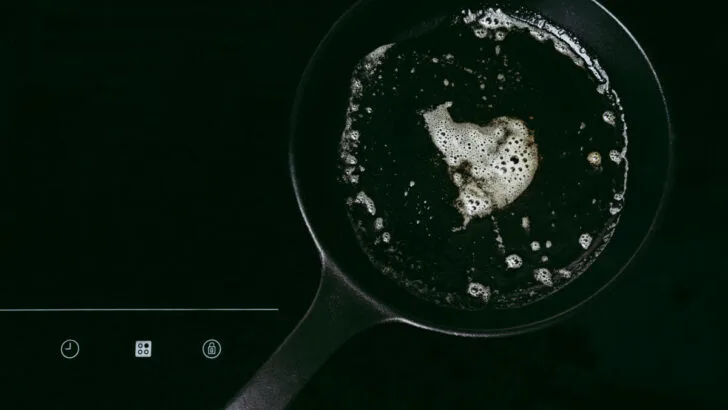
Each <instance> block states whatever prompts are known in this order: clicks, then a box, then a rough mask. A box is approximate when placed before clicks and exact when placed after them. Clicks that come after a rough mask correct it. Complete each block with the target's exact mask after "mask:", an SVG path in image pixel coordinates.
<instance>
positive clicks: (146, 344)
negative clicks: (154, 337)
mask: <svg viewBox="0 0 728 410" xmlns="http://www.w3.org/2000/svg"><path fill="white" fill-rule="evenodd" d="M134 357H152V341H151V340H137V341H136V342H134Z"/></svg>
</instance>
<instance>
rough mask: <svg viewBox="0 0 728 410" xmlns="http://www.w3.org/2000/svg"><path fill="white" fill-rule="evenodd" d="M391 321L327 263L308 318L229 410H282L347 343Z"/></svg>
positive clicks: (388, 315)
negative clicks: (363, 332) (371, 328)
mask: <svg viewBox="0 0 728 410" xmlns="http://www.w3.org/2000/svg"><path fill="white" fill-rule="evenodd" d="M391 317H392V316H391V314H390V313H388V312H387V311H386V310H383V309H380V308H378V307H377V306H376V304H374V303H372V302H371V301H369V300H367V299H366V297H365V296H363V295H361V294H360V293H358V292H357V291H356V290H354V289H353V288H352V286H351V285H349V284H348V283H347V280H346V279H345V278H344V276H343V275H342V274H341V273H340V272H339V271H337V270H336V268H335V267H330V266H328V264H326V263H324V267H323V269H322V275H321V282H320V283H319V288H318V291H317V292H316V296H315V297H314V301H313V303H312V304H311V307H310V308H309V309H308V312H306V315H304V317H303V319H301V321H300V322H299V323H298V325H297V326H296V328H295V329H294V330H293V332H292V333H291V334H290V335H289V336H288V337H287V338H286V339H285V340H284V341H283V343H282V344H281V345H280V347H278V349H277V350H276V351H275V353H273V355H272V356H271V357H270V358H269V359H268V361H267V362H265V364H263V366H262V367H261V368H260V369H259V370H258V371H257V372H256V373H255V375H253V377H252V379H251V380H250V381H248V383H247V384H246V385H245V386H244V387H243V388H242V389H241V390H240V391H239V392H238V393H237V394H236V396H235V398H234V399H233V400H232V401H231V402H230V403H228V404H227V407H226V410H284V409H285V408H286V407H287V406H288V404H289V403H290V402H291V401H292V400H293V399H294V398H295V397H296V395H297V394H298V392H299V391H300V390H301V388H302V387H303V386H304V385H305V384H306V382H308V380H309V379H311V377H312V376H313V374H314V373H315V372H316V371H317V370H318V369H319V368H320V367H321V366H322V365H323V364H324V362H325V361H326V360H327V359H328V358H329V357H330V356H331V355H332V354H333V353H334V352H335V351H336V349H338V348H339V347H340V346H341V345H342V344H343V343H344V342H345V341H347V340H348V339H349V338H350V337H352V336H354V335H355V334H357V333H359V332H360V331H362V330H364V329H367V328H369V327H371V326H373V325H376V324H378V323H383V322H385V321H387V320H389V319H391Z"/></svg>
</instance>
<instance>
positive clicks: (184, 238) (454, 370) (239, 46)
mask: <svg viewBox="0 0 728 410" xmlns="http://www.w3.org/2000/svg"><path fill="white" fill-rule="evenodd" d="M350 3H351V2H349V1H330V0H329V1H309V2H293V1H287V2H266V3H248V2H238V3H222V2H211V3H205V4H204V5H203V4H202V3H200V4H199V5H195V6H190V5H180V4H176V5H174V6H172V7H167V6H165V7H162V6H161V5H152V4H147V5H145V6H143V7H136V6H133V5H131V4H125V3H121V2H119V4H111V3H110V2H107V3H101V2H97V3H95V5H93V6H92V7H89V6H84V7H81V6H73V5H71V4H70V3H68V2H49V3H48V4H42V3H39V2H21V4H19V5H17V6H14V7H12V8H10V9H9V10H7V11H6V12H5V13H3V14H2V16H1V17H0V18H1V20H0V24H2V28H3V42H2V43H0V45H1V46H2V49H1V50H0V52H2V54H3V55H4V57H3V58H2V59H1V60H0V66H2V67H1V68H0V73H2V75H3V77H4V78H5V81H3V82H2V87H3V89H2V91H3V99H2V100H1V101H2V104H3V107H2V110H0V114H1V115H2V117H0V119H1V120H2V122H1V124H2V126H3V127H4V128H5V130H3V131H2V134H0V141H2V150H0V159H2V163H3V165H0V172H3V174H0V175H2V177H3V179H2V180H1V181H2V183H3V184H4V185H2V188H3V190H4V191H3V193H2V194H1V195H2V197H1V198H0V201H2V203H3V207H2V208H1V209H2V213H0V223H2V224H3V225H2V226H3V233H2V235H1V236H0V243H1V244H2V249H3V251H2V252H3V253H2V255H3V257H4V259H3V260H2V264H3V265H2V268H3V271H2V277H1V278H2V282H1V283H2V284H0V296H2V298H1V300H0V304H1V305H2V307H10V306H18V305H19V304H22V303H21V302H23V301H25V302H24V303H25V304H26V305H27V307H35V306H37V303H38V302H45V303H47V304H48V305H49V306H55V307H62V306H63V307H73V306H81V305H89V304H90V305H91V306H105V307H108V306H109V305H116V306H123V307H140V306H139V305H140V304H141V305H143V306H144V307H155V306H160V307H161V306H169V305H170V304H172V305H180V306H182V305H184V307H194V306H191V305H199V306H204V307H213V306H219V307H247V306H250V305H251V304H256V305H263V304H266V305H270V306H271V307H278V308H280V311H279V312H277V313H224V314H222V313H219V314H213V313H195V314H189V313H188V314H185V313H175V314H171V313H154V314H132V313H95V314H90V313H87V314H82V313H67V314H66V313H64V314H61V313H22V314H21V313H18V314H10V313H0V332H1V333H0V334H1V335H2V338H0V349H1V350H2V352H3V354H2V355H1V356H0V392H2V393H3V397H4V399H2V400H6V401H8V404H0V407H2V408H7V409H37V408H59V409H78V408H87V407H88V408H94V409H107V408H108V409H157V408H174V409H187V408H189V409H214V408H219V407H220V406H221V405H222V404H223V403H224V402H225V401H226V400H227V398H228V397H229V396H230V395H231V394H232V393H233V392H234V391H235V390H236V389H237V388H238V387H240V386H242V384H243V383H244V382H245V380H246V379H247V378H248V377H249V376H250V375H251V374H252V372H253V371H254V370H255V369H256V368H257V366H259V365H260V364H261V363H262V362H263V361H264V360H265V359H266V358H267V356H268V355H269V354H270V353H271V352H272V351H273V350H274V349H275V347H276V346H277V344H278V343H279V342H280V341H281V340H282V339H283V338H284V337H285V335H286V333H287V332H289V331H290V330H291V329H292V328H293V326H294V325H295V323H296V321H297V320H298V319H299V318H300V317H301V316H302V315H303V313H304V312H305V309H306V307H307V304H308V303H309V302H310V300H311V298H312V297H313V293H314V291H315V287H316V282H317V277H318V269H319V268H318V260H317V257H316V254H315V250H314V247H313V244H311V242H310V240H309V237H308V235H307V232H306V230H305V227H304V225H303V222H302V220H301V218H300V217H299V216H298V213H297V209H296V206H295V201H294V198H293V194H292V192H291V189H290V188H289V182H288V177H287V173H286V165H285V160H286V158H285V146H286V131H287V119H288V115H289V111H290V106H291V103H292V100H293V95H294V92H295V87H296V84H297V81H298V79H299V76H300V74H301V72H302V70H303V68H304V67H305V64H306V62H307V60H308V58H309V56H310V55H311V53H312V52H313V49H314V48H315V46H316V44H317V43H318V41H319V40H320V39H321V38H322V36H323V35H324V34H325V33H326V31H327V30H328V28H329V27H330V25H331V24H332V23H333V22H334V20H335V19H336V18H337V17H338V16H339V15H340V14H341V13H342V12H343V11H344V10H345V9H346V8H347V7H348V6H349V5H350ZM605 4H606V5H607V6H608V7H609V8H610V10H612V11H613V12H614V13H615V14H616V15H617V16H618V17H619V18H620V19H621V20H622V21H623V22H624V23H625V25H627V26H628V27H629V28H630V30H631V31H632V33H633V34H634V35H635V37H636V38H637V39H638V40H639V41H640V43H641V44H642V46H643V47H644V48H645V50H646V52H647V54H648V55H649V56H650V57H651V58H652V61H653V63H654V65H655V68H656V70H657V72H658V74H659V75H660V78H661V79H662V81H663V85H664V87H665V90H666V93H667V96H668V99H669V104H670V108H671V111H672V114H673V116H674V123H675V128H676V132H677V136H678V138H679V143H678V147H677V155H678V166H677V174H676V181H675V182H676V183H675V189H674V192H673V195H672V197H671V200H670V203H669V205H668V208H667V210H666V214H665V217H664V221H663V225H662V227H661V229H660V230H659V231H658V232H657V233H656V235H655V237H654V239H653V241H652V242H651V243H650V246H649V247H648V248H647V249H646V250H645V252H644V253H643V254H642V255H641V257H640V258H639V259H638V260H637V262H636V263H635V264H634V265H633V266H632V268H631V269H630V270H629V274H627V275H625V276H624V277H623V279H621V280H620V282H619V283H618V284H617V285H616V286H615V287H614V288H613V289H611V290H610V291H609V292H607V293H606V294H605V295H603V296H601V297H600V298H599V299H598V300H597V302H596V303H593V304H591V305H590V306H589V307H588V308H587V309H586V310H585V311H583V312H582V313H581V314H580V315H578V316H577V317H575V318H573V319H572V320H570V321H568V322H566V323H564V324H561V325H558V326H556V327H553V328H551V329H548V330H544V331H541V332H538V333H535V334H531V335H526V336H519V337H517V338H510V339H499V340H468V339H458V338H453V337H446V336H441V335H436V334H430V333H426V332H423V331H420V330H416V329H412V328H407V327H404V326H396V325H392V326H382V327H380V328H377V329H374V330H371V331H369V332H367V333H365V334H362V335H360V336H358V337H357V338H355V339H353V340H351V341H350V342H349V343H347V344H346V345H345V346H344V347H343V348H342V349H341V350H340V351H339V352H338V353H337V354H336V355H335V356H334V357H333V358H332V359H331V360H330V361H329V362H328V363H327V364H326V366H325V367H324V368H323V369H322V370H321V371H320V372H319V373H317V374H316V376H315V378H314V380H313V381H312V382H311V383H310V384H309V385H308V386H307V387H306V388H305V390H304V391H303V392H302V394H301V396H300V397H299V398H298V399H297V400H296V402H295V403H294V404H293V406H292V408H293V409H294V410H303V409H349V408H351V409H364V408H378V409H403V408H416V409H440V408H473V409H480V408H495V409H524V410H526V409H528V410H536V409H583V408H591V409H601V408H605V409H606V408H614V407H622V408H637V407H645V406H647V407H658V406H664V405H674V406H677V407H678V408H679V407H688V408H691V409H699V408H725V407H726V405H725V404H724V403H723V398H722V388H723V385H722V382H723V380H725V372H726V370H725V369H726V366H727V365H728V354H726V353H725V346H726V345H728V332H726V329H728V326H727V325H728V319H726V318H725V317H724V312H728V302H726V298H725V296H724V293H725V289H726V288H728V267H727V266H726V262H725V260H724V257H723V252H724V248H725V245H726V244H727V243H728V241H726V240H725V237H724V235H725V229H724V228H725V223H724V216H723V214H722V210H723V209H724V206H723V205H724V202H723V201H722V198H723V197H724V195H723V193H722V190H723V187H724V186H725V183H724V177H725V175H726V172H725V170H724V168H723V167H724V153H725V152H726V143H725V137H724V134H725V126H724V124H723V123H722V122H723V121H724V117H725V114H724V113H725V109H726V104H725V103H724V100H723V96H724V95H725V92H726V91H728V89H727V88H726V79H725V77H724V76H723V75H720V74H721V73H722V72H723V71H726V70H725V69H724V67H722V66H721V59H722V56H721V55H720V53H721V52H722V50H723V46H722V45H723V39H722V38H720V37H719V34H720V33H719V29H718V27H719V24H720V21H719V15H718V13H717V12H715V11H712V10H711V5H710V4H709V3H708V2H707V1H694V2H691V3H690V4H689V5H687V6H686V5H681V6H680V7H670V6H667V5H665V4H662V3H661V2H657V1H652V0H651V1H642V2H617V1H608V2H605ZM375 29H376V27H375V26H373V27H372V30H375ZM362 35H366V33H362ZM71 40H72V41H71ZM54 41H56V42H58V43H59V44H60V43H63V44H66V45H67V46H63V47H60V46H57V47H55V48H54V47H51V46H52V45H53V44H54V43H53V42H54ZM49 44H50V46H49ZM68 44H71V45H70V46H69V45H68ZM54 50H55V51H54ZM54 53H56V54H54ZM58 53H61V54H58ZM63 53H69V54H68V55H67V56H66V55H64V54H63ZM74 53H75V54H74ZM72 54H73V55H72ZM64 64H65V65H64ZM119 67H121V68H119ZM64 70H65V71H64ZM64 73H65V74H64ZM109 73H112V74H109ZM6 96H7V98H6ZM49 135H55V136H57V137H56V138H53V137H51V136H49ZM95 135H103V138H101V137H99V138H93V136H95ZM5 136H9V138H7V137H5ZM69 136H78V138H70V137H69ZM28 138H31V140H32V138H36V139H37V140H38V141H45V142H44V143H43V144H40V145H33V146H34V147H36V146H42V147H43V151H42V152H35V151H32V150H30V149H26V150H24V151H22V152H25V153H26V154H27V156H26V157H23V158H22V159H23V161H26V160H27V161H31V163H29V165H28V166H27V167H25V168H22V169H24V170H25V171H24V172H25V173H24V174H23V178H26V179H22V178H19V177H18V176H17V175H11V170H12V171H15V170H16V169H20V168H17V167H15V166H17V165H18V164H19V161H20V159H19V158H18V157H17V156H13V155H11V153H13V152H18V149H19V148H18V147H20V146H24V147H26V148H27V147H29V146H30V145H22V144H26V143H27V141H28ZM24 141H25V142H24ZM59 141H64V142H63V143H61V142H59ZM69 141H70V142H69ZM18 144H20V145H18ZM89 144H93V147H94V150H91V149H90V148H89ZM139 147H143V149H139ZM13 150H15V151H13ZM89 151H92V152H94V153H98V152H103V153H106V154H107V156H103V155H101V156H98V155H87V156H84V153H85V152H89ZM112 153H113V154H114V155H111V154H112ZM41 154H42V155H41ZM59 158H60V159H59ZM61 159H63V160H64V161H66V162H63V161H61ZM114 161H117V162H114ZM79 163H80V164H85V165H83V166H84V167H85V168H84V167H82V166H78V165H74V166H75V167H76V168H74V167H71V165H69V164H79ZM7 164H12V166H10V167H9V166H7ZM120 164H123V165H124V166H127V167H130V168H129V169H133V170H136V171H139V170H142V171H140V172H139V175H141V174H143V175H144V177H143V178H142V177H140V176H138V175H137V176H136V177H135V175H136V174H134V173H133V172H131V171H130V173H129V174H124V175H126V177H125V178H126V179H124V178H121V179H119V180H112V181H110V180H109V179H108V177H111V176H116V175H119V174H117V173H116V170H118V167H119V165H120ZM69 167H70V168H69ZM150 175H151V176H150ZM41 179H42V180H43V181H45V182H46V184H45V185H42V186H44V187H45V188H43V189H37V190H33V189H31V188H32V187H33V186H41V185H38V184H36V182H37V181H39V180H41ZM130 180H131V181H134V184H129V181H130ZM29 181H32V182H29ZM68 181H73V182H68ZM107 181H110V182H108V184H107ZM169 181H173V182H169ZM124 184H129V185H124ZM58 186H62V187H65V188H63V189H61V188H58ZM104 186H106V187H107V190H108V192H106V191H102V192H101V193H99V187H104ZM53 187H55V188H53ZM69 187H70V188H69ZM112 188H114V189H112ZM124 189H125V191H123V190H124ZM119 190H122V191H123V192H124V193H125V195H123V198H121V197H118V198H117V197H115V196H114V195H118V192H119ZM89 192H92V193H94V195H92V196H91V197H93V198H94V200H93V201H81V200H79V199H78V198H83V197H84V195H90V194H89ZM33 195H35V196H33ZM54 195H55V196H54ZM23 198H25V199H23ZM27 198H33V200H32V204H33V205H34V206H35V207H36V208H33V207H31V206H30V204H29V203H27V202H23V201H26V200H27V201H30V200H28V199H27ZM124 198H133V199H134V200H136V201H139V202H124V201H127V199H124ZM129 201H131V200H129ZM145 201H146V202H145ZM8 204H11V205H8ZM79 204H83V205H84V206H86V207H87V208H79ZM98 209H102V210H103V212H101V211H98ZM124 209H135V210H137V212H136V213H134V214H132V215H127V214H122V213H112V211H116V212H121V210H124ZM38 210H44V212H40V213H38V214H37V215H43V216H42V217H40V216H39V217H38V218H31V217H29V215H34V212H36V211H38ZM95 212H96V213H95ZM97 213H98V214H97ZM86 214H91V215H94V217H93V218H91V217H89V218H86V217H83V215H86ZM42 218H46V219H44V220H46V221H47V222H48V223H49V224H50V222H53V223H55V225H52V226H50V227H49V228H48V229H45V228H44V226H43V224H41V223H40V222H38V221H39V220H42ZM74 218H75V219H74ZM18 221H21V222H22V223H21V222H18ZM69 221H75V222H83V223H85V224H86V225H83V226H80V227H79V225H69V224H70V222H69ZM100 221H101V222H100ZM51 228H53V229H51ZM29 232H31V233H34V234H33V235H31V234H30V233H29ZM44 232H53V234H47V235H44ZM105 232H110V233H111V234H112V235H111V236H113V237H114V240H110V239H108V238H107V239H105V240H106V242H104V239H103V238H104V235H103V234H104V233H105ZM29 237H30V238H29ZM18 238H21V239H22V240H23V241H25V242H22V243H26V244H32V245H38V246H37V247H33V248H28V247H25V248H22V249H23V250H22V252H21V250H20V248H14V246H16V247H17V246H18V245H17V243H20V242H19V241H20V239H18ZM33 238H35V239H33ZM200 238H204V240H201V239H200ZM40 245H43V246H40ZM122 245H123V250H124V252H126V253H124V254H125V255H126V257H125V258H122V259H121V260H122V261H121V262H118V263H108V260H109V258H111V257H112V256H118V255H119V254H121V253H122V252H121V251H120V250H119V249H120V248H119V246H122ZM72 246H73V248H72ZM79 249H80V250H79ZM150 249H154V250H153V251H150ZM23 252H24V253H23ZM19 254H22V256H23V257H22V258H20V257H19V256H18V255H19ZM78 255H96V257H95V258H90V259H89V258H79V257H78ZM174 255H179V257H175V256H174ZM241 255H242V256H241ZM129 261H133V262H129ZM58 266H61V267H64V269H66V270H67V271H68V272H73V273H71V274H70V276H67V277H68V278H69V279H68V280H70V281H71V282H72V283H73V281H74V280H76V279H77V278H80V277H83V278H85V279H84V281H83V283H82V284H74V285H72V286H71V285H68V282H67V281H66V279H64V278H65V277H66V276H63V273H64V272H63V269H57V270H55V271H53V269H51V267H58ZM109 269H116V271H113V272H112V273H113V274H112V273H110V271H109ZM41 271H44V272H46V273H44V274H43V275H45V276H42V277H38V278H35V279H32V280H31V279H28V275H30V276H32V275H41V273H39V272H41ZM81 271H83V272H85V273H84V274H83V276H74V275H78V272H81ZM160 271H163V272H165V274H163V275H157V274H156V273H155V272H160ZM54 272H56V273H54ZM68 272H65V273H68ZM172 274H176V275H178V276H177V278H173V277H172V276H171V275H172ZM120 277H123V278H124V280H119V278H120ZM22 278H26V279H22ZM74 278H76V279H74ZM48 281H51V282H48ZM53 281H55V282H53ZM145 281H148V282H149V284H148V285H147V286H141V285H139V286H133V285H131V284H132V283H137V284H139V283H144V282H145ZM211 282H212V283H213V284H212V285H211V284H210V283H211ZM18 283H24V284H28V283H30V284H33V286H34V288H33V289H32V291H28V288H18V287H17V284H18ZM70 287H73V288H74V289H76V290H75V291H74V292H70V293H69V292H67V291H65V290H64V289H68V288H70ZM79 287H80V289H79ZM140 287H141V289H140ZM19 289H20V290H19ZM23 289H25V291H24V290H23ZM238 300H240V301H238ZM23 307H26V306H23ZM67 337H75V338H77V339H79V341H80V342H81V345H82V347H81V349H82V353H83V354H82V355H80V356H79V358H78V359H76V360H74V361H65V360H63V359H61V358H60V357H59V355H58V354H57V353H58V348H59V346H60V342H61V341H62V340H64V339H65V338H67ZM210 337H217V338H219V339H222V342H223V352H224V355H223V356H222V357H221V358H220V359H219V360H217V361H214V362H213V361H207V360H205V359H203V358H201V356H200V355H199V354H198V349H199V343H200V342H201V341H202V340H205V339H207V338H210ZM146 338H151V339H154V340H155V352H154V354H155V357H154V358H153V359H150V360H147V361H144V362H140V361H135V360H133V359H130V358H129V357H128V356H129V353H131V352H130V351H129V352H127V351H126V350H125V349H126V346H127V345H128V341H129V340H133V339H146ZM46 406H47V407H46Z"/></svg>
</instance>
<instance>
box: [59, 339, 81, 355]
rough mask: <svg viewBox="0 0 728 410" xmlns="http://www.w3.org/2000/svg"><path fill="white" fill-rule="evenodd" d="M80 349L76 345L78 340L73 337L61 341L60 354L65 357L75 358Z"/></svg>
mask: <svg viewBox="0 0 728 410" xmlns="http://www.w3.org/2000/svg"><path fill="white" fill-rule="evenodd" d="M80 350H81V349H80V347H79V345H78V342H77V341H75V340H73V339H67V340H64V341H63V343H61V356H63V357H64V358H66V359H73V358H75V357H76V356H78V352H79V351H80Z"/></svg>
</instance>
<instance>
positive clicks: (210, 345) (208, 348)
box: [202, 339, 222, 359]
mask: <svg viewBox="0 0 728 410" xmlns="http://www.w3.org/2000/svg"><path fill="white" fill-rule="evenodd" d="M221 352H222V346H221V345H220V342H218V341H217V340H215V339H210V340H206V341H205V343H203V344H202V354H203V355H204V356H205V357H206V358H208V359H217V357H218V356H220V353H221Z"/></svg>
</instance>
